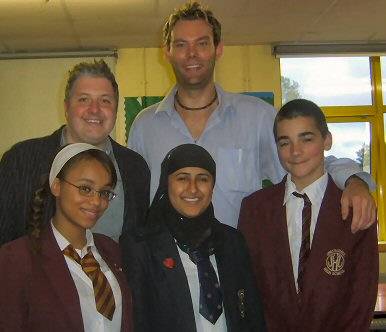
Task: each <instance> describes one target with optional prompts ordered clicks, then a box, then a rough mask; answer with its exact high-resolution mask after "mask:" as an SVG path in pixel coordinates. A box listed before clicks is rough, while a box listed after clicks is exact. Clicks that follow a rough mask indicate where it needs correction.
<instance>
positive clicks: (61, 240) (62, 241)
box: [51, 221, 95, 257]
mask: <svg viewBox="0 0 386 332" xmlns="http://www.w3.org/2000/svg"><path fill="white" fill-rule="evenodd" d="M51 227H52V232H53V233H54V236H55V239H56V242H57V243H58V245H59V248H60V250H61V251H63V250H64V249H65V248H66V247H67V246H68V245H69V244H70V242H69V241H68V240H67V239H66V238H65V237H64V236H63V235H62V234H61V233H60V232H59V231H58V230H57V228H56V227H55V226H54V224H53V223H52V221H51ZM88 247H91V248H92V247H95V244H94V237H93V235H92V232H91V231H90V230H89V229H86V245H85V246H84V247H83V248H82V250H79V249H75V250H76V251H77V252H78V254H80V255H79V256H80V257H83V256H84V255H85V254H86V253H87V248H88Z"/></svg>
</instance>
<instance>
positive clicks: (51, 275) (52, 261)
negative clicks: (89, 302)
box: [38, 226, 83, 331]
mask: <svg viewBox="0 0 386 332" xmlns="http://www.w3.org/2000/svg"><path fill="white" fill-rule="evenodd" d="M41 247H42V251H41V256H39V258H38V259H41V262H40V263H41V264H40V265H41V266H42V269H43V271H44V272H45V274H46V276H47V279H48V280H49V285H47V287H51V288H52V290H53V291H54V293H55V294H56V295H57V297H58V299H59V301H58V304H59V303H60V304H61V311H62V312H63V315H67V317H68V320H69V322H70V323H71V325H73V326H74V331H83V319H82V313H81V310H80V302H79V296H78V292H77V290H76V287H75V284H74V281H73V279H72V277H71V274H70V271H69V269H68V267H67V263H66V261H65V259H64V256H63V254H62V252H61V251H60V249H59V246H58V244H57V242H56V240H55V237H54V234H53V232H52V228H51V226H48V227H47V229H46V230H44V231H43V233H42V236H41Z"/></svg>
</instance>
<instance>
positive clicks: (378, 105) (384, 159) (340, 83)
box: [280, 56, 386, 241]
mask: <svg viewBox="0 0 386 332" xmlns="http://www.w3.org/2000/svg"><path fill="white" fill-rule="evenodd" d="M280 66H281V76H282V77H281V78H282V81H281V85H282V102H283V103H285V102H287V101H290V100H292V99H295V98H306V99H310V100H312V101H314V102H315V103H316V104H318V105H319V106H321V107H322V110H323V112H324V113H325V115H326V117H327V121H328V122H329V124H328V126H329V129H330V131H331V133H332V136H333V147H332V149H331V151H329V152H328V153H326V155H329V154H332V155H334V156H336V157H348V158H351V159H353V160H355V161H356V162H358V163H359V164H360V165H361V167H362V168H363V170H364V171H367V172H370V173H371V174H372V176H373V178H374V180H375V182H376V183H377V191H376V193H375V194H374V197H375V199H376V201H377V205H378V219H379V228H378V233H379V240H380V241H386V195H385V192H386V167H385V165H386V133H385V132H386V131H385V128H386V56H385V57H308V58H282V59H280Z"/></svg>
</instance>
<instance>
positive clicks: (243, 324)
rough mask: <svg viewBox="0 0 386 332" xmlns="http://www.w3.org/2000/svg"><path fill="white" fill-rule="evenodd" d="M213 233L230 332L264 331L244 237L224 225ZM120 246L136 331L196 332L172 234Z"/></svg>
mask: <svg viewBox="0 0 386 332" xmlns="http://www.w3.org/2000/svg"><path fill="white" fill-rule="evenodd" d="M213 232H214V234H215V238H216V241H215V257H216V262H217V267H218V274H219V279H220V284H221V287H222V291H223V296H224V308H225V318H226V324H227V327H228V332H247V331H248V332H252V331H253V332H258V331H265V325H264V319H263V312H262V307H261V303H260V297H259V296H258V294H257V290H256V287H255V284H254V280H253V276H252V271H251V269H250V261H249V255H248V252H247V248H246V246H245V241H244V239H243V237H242V236H241V234H240V233H239V232H238V231H237V230H235V229H233V228H231V227H229V226H226V225H223V224H220V223H216V224H215V226H214V228H213ZM121 246H122V250H123V261H124V267H125V269H126V270H127V274H128V276H129V284H130V288H131V289H132V290H133V303H134V329H135V331H136V332H145V331H146V332H195V331H196V323H195V318H194V313H193V306H192V301H191V297H190V291H189V285H188V281H187V277H186V274H185V270H184V267H183V265H182V262H181V259H180V256H179V253H178V249H177V246H176V244H175V241H174V239H173V238H172V236H171V235H170V233H169V232H168V231H167V230H166V229H165V228H162V229H161V231H160V232H157V233H153V234H151V232H150V235H148V236H145V237H144V239H142V240H138V239H137V240H136V239H132V238H131V237H130V238H129V237H126V238H124V239H122V241H121ZM167 258H172V259H173V261H174V262H175V266H174V267H171V268H170V266H169V267H167V266H166V265H167V264H166V265H165V259H167ZM242 291H244V295H243V294H242Z"/></svg>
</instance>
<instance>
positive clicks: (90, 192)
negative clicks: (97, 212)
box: [61, 179, 117, 201]
mask: <svg viewBox="0 0 386 332" xmlns="http://www.w3.org/2000/svg"><path fill="white" fill-rule="evenodd" d="M61 180H62V181H63V182H66V183H67V184H69V185H71V186H73V187H75V188H77V189H78V190H79V194H80V195H82V196H86V197H92V196H95V195H99V197H100V198H101V199H105V200H107V201H111V200H112V199H114V197H115V196H117V195H116V194H115V193H114V192H112V191H110V190H95V189H93V188H91V187H89V186H86V185H80V186H77V185H75V184H73V183H71V182H68V181H67V180H64V179H61Z"/></svg>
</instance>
